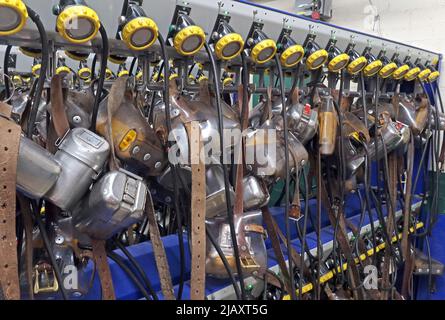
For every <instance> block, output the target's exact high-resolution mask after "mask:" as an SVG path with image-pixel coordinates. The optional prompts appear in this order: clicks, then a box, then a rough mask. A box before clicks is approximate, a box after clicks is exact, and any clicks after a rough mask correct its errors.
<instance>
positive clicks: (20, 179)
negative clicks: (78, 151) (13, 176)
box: [17, 136, 62, 198]
mask: <svg viewBox="0 0 445 320" xmlns="http://www.w3.org/2000/svg"><path fill="white" fill-rule="evenodd" d="M61 171H62V168H61V166H60V165H59V163H57V161H56V160H55V157H54V155H53V154H51V153H50V152H48V151H47V150H45V149H44V148H42V147H41V146H39V145H38V144H37V143H35V142H34V141H32V140H30V139H28V138H26V137H24V136H22V137H21V138H20V148H19V155H18V161H17V189H18V190H19V191H21V192H23V193H25V194H26V195H27V196H29V197H31V198H41V197H43V196H44V195H45V194H46V193H47V192H48V191H49V190H50V189H51V188H52V187H53V186H54V184H55V183H56V181H57V179H58V178H59V176H60V174H61Z"/></svg>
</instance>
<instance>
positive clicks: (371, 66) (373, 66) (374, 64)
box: [363, 47, 383, 77]
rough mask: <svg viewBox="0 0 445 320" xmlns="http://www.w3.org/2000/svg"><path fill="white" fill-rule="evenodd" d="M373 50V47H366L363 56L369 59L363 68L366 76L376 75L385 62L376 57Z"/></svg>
mask: <svg viewBox="0 0 445 320" xmlns="http://www.w3.org/2000/svg"><path fill="white" fill-rule="evenodd" d="M371 50H372V48H371V47H366V48H365V50H364V51H363V56H364V57H365V58H366V60H367V65H366V67H365V68H364V69H363V74H364V75H365V77H372V76H374V75H376V74H377V73H378V72H379V71H380V69H382V68H383V62H382V61H381V60H380V59H378V58H376V57H375V56H374V55H373V54H372V52H371Z"/></svg>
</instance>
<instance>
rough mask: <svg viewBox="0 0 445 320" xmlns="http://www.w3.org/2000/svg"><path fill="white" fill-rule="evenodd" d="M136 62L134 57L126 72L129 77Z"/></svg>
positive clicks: (136, 59)
mask: <svg viewBox="0 0 445 320" xmlns="http://www.w3.org/2000/svg"><path fill="white" fill-rule="evenodd" d="M137 61H138V58H137V57H134V58H133V60H131V65H130V69H129V70H128V73H129V74H130V76H132V75H133V70H134V66H135V65H136V62H137Z"/></svg>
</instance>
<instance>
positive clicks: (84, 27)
mask: <svg viewBox="0 0 445 320" xmlns="http://www.w3.org/2000/svg"><path fill="white" fill-rule="evenodd" d="M65 29H66V32H67V34H68V35H69V36H70V37H71V38H73V39H76V40H82V39H86V38H88V37H90V36H91V35H92V34H93V32H94V31H95V28H94V25H93V23H92V22H91V21H90V20H89V19H85V18H78V19H70V20H68V22H67V23H66V25H65Z"/></svg>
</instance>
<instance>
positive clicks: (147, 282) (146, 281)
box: [113, 240, 159, 300]
mask: <svg viewBox="0 0 445 320" xmlns="http://www.w3.org/2000/svg"><path fill="white" fill-rule="evenodd" d="M113 243H114V244H115V245H116V247H118V248H119V249H120V250H121V251H122V252H123V253H124V254H125V256H126V257H127V258H128V260H129V261H130V262H131V264H132V265H133V266H134V268H135V269H136V271H137V272H138V273H139V275H140V276H141V278H142V280H143V281H144V284H145V286H146V287H147V289H148V291H149V292H150V294H151V296H152V297H153V300H159V298H158V296H157V295H156V292H155V291H154V290H153V286H152V285H151V282H150V280H149V279H148V277H147V275H146V273H145V271H144V269H142V267H141V265H140V264H139V262H137V261H136V259H135V258H134V257H133V255H132V254H131V253H130V252H129V251H128V250H127V248H125V246H124V245H123V244H122V243H121V242H120V241H119V240H113Z"/></svg>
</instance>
